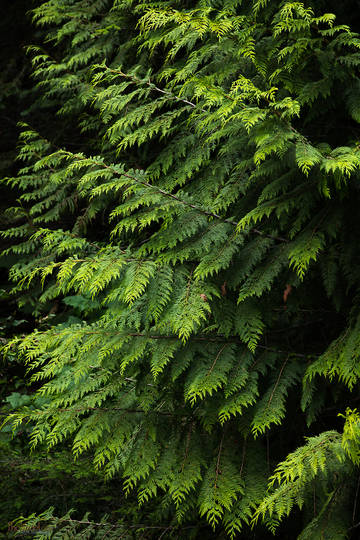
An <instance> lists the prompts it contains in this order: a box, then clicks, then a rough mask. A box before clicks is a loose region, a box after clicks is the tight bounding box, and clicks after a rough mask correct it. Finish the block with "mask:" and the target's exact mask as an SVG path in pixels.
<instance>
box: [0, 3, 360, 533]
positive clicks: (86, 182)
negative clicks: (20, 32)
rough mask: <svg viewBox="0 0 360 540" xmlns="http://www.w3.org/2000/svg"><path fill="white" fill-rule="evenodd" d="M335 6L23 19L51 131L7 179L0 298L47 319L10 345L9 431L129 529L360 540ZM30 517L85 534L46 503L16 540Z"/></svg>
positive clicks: (354, 64)
mask: <svg viewBox="0 0 360 540" xmlns="http://www.w3.org/2000/svg"><path fill="white" fill-rule="evenodd" d="M346 6H347V4H346ZM346 6H345V8H344V7H339V6H338V5H337V4H333V5H331V8H332V12H326V11H325V7H324V8H323V6H322V3H321V2H316V3H315V2H306V3H302V2H287V1H283V2H276V1H275V0H258V1H249V2H238V1H237V0H205V1H199V2H197V3H196V4H192V5H190V3H189V2H187V1H186V0H170V1H166V2H165V1H160V2H148V1H146V0H137V1H132V0H96V1H93V2H87V1H85V0H66V1H60V0H50V1H48V2H41V3H40V5H39V7H37V8H35V9H34V11H33V18H34V22H35V24H36V25H38V26H39V27H42V28H45V29H46V32H47V38H46V40H45V41H44V45H43V47H35V46H30V47H29V53H30V54H31V55H32V62H33V75H34V78H35V80H36V81H37V83H36V84H37V87H38V91H39V93H40V96H41V98H39V100H38V102H37V107H38V108H39V109H41V110H45V111H46V110H48V111H51V113H52V114H53V115H56V116H57V120H56V122H57V123H59V124H60V125H62V126H63V128H62V130H61V131H60V134H59V132H57V133H55V128H54V132H52V130H51V124H50V126H49V127H47V128H46V129H45V128H44V129H43V130H40V129H37V127H36V125H35V126H34V125H31V126H30V125H26V124H24V125H23V126H22V127H23V130H22V135H21V138H20V142H21V145H20V150H19V156H18V158H19V160H20V161H21V163H22V168H21V170H20V172H19V174H18V175H17V176H15V177H12V178H7V179H5V180H4V182H6V183H7V185H9V186H12V187H14V188H15V189H17V190H20V191H21V192H22V195H21V197H20V199H19V204H18V205H16V206H14V207H13V208H11V209H9V210H8V212H9V213H10V214H11V215H13V219H14V222H13V226H12V227H10V228H8V229H7V230H5V231H3V237H4V238H5V239H7V241H9V239H10V240H11V241H12V246H11V247H10V248H9V249H8V250H6V252H5V253H4V256H5V257H6V256H9V255H11V256H14V255H15V256H16V263H15V264H14V265H13V266H12V268H11V270H10V277H11V280H12V281H13V282H14V288H13V291H14V294H16V295H17V298H18V301H19V302H20V303H23V304H26V302H28V301H29V298H31V299H32V302H33V304H34V316H35V317H40V318H41V322H42V326H41V327H40V328H36V329H35V330H34V331H33V332H31V333H28V334H27V335H24V336H21V338H16V339H13V340H11V341H10V342H9V343H8V344H7V346H6V347H5V349H6V350H7V351H10V353H11V354H14V351H16V354H18V355H19V357H21V358H22V359H23V361H24V362H25V363H26V366H27V369H28V374H29V381H30V382H31V383H33V388H34V398H33V399H34V402H33V405H32V406H24V407H22V408H20V409H19V410H18V411H17V412H15V413H13V414H11V415H9V417H8V418H7V421H8V422H9V423H10V424H11V425H12V426H13V428H14V429H15V430H16V429H17V428H18V426H20V425H23V423H24V422H28V423H29V424H30V426H31V433H30V441H31V446H32V447H33V448H34V449H35V451H36V448H43V447H44V445H46V446H47V447H48V448H49V449H51V448H53V447H54V446H56V445H59V444H64V443H66V444H68V443H71V445H72V452H73V454H74V456H75V458H79V457H80V456H82V455H85V456H91V457H92V460H93V464H94V467H95V469H96V470H101V471H103V473H104V475H105V477H106V478H108V479H110V478H112V479H113V478H118V479H119V481H120V479H122V480H121V481H122V486H123V487H122V489H123V490H124V492H125V493H126V494H131V493H135V494H136V497H137V500H138V503H139V507H140V509H139V514H141V515H142V516H145V520H146V519H149V516H150V514H149V513H147V508H149V505H150V504H152V502H154V501H155V502H156V505H157V514H156V515H157V517H156V519H157V520H158V523H165V529H164V533H161V534H168V535H169V536H171V535H172V534H173V533H174V534H175V533H176V534H178V530H179V527H180V531H181V532H180V533H179V534H181V538H186V537H191V535H193V534H194V529H193V527H195V526H194V525H193V524H194V523H203V522H206V523H208V524H209V525H210V527H211V528H212V530H213V531H214V532H213V533H212V535H213V536H212V537H220V536H221V535H222V534H224V532H225V534H226V535H227V536H228V537H230V538H241V537H242V538H249V535H250V534H253V533H251V532H250V528H251V527H252V528H253V529H254V530H255V533H256V531H260V532H259V534H262V535H263V537H265V535H266V532H265V531H264V527H265V528H267V529H268V531H270V533H275V534H279V537H280V535H282V534H283V535H284V538H286V537H290V536H291V537H298V538H299V539H303V540H305V539H311V538H314V539H318V538H327V539H330V538H334V539H341V538H348V537H349V536H350V535H351V534H352V531H353V530H356V526H357V524H358V521H359V518H358V516H359V508H358V485H359V484H358V477H359V473H358V464H359V460H360V448H359V429H360V428H359V426H360V424H359V413H358V412H357V410H356V408H355V407H356V398H357V394H356V391H357V389H358V385H359V376H360V369H359V362H358V354H359V353H358V349H359V346H358V345H359V343H358V342H359V325H360V322H359V321H360V318H359V317H360V313H359V308H358V299H359V290H358V287H359V272H358V266H359V265H358V264H357V260H358V252H357V245H358V242H359V228H358V223H357V215H356V210H357V207H358V197H359V190H358V180H359V166H360V148H359V141H358V134H359V129H358V122H359V121H360V109H359V100H358V93H359V88H360V81H359V77H358V65H359V63H360V56H359V49H360V37H359V35H358V34H357V33H356V19H355V17H354V21H353V20H352V16H351V14H349V13H348V11H346ZM349 6H352V8H353V9H355V7H354V5H353V4H352V3H349ZM349 6H348V7H349ZM326 8H327V9H328V4H327V6H326ZM352 23H354V24H353V26H354V27H353V26H352ZM50 123H51V119H50ZM68 125H71V130H69V129H67V127H66V126H68ZM72 130H73V132H74V137H73V140H72V141H68V138H69V137H71V133H72ZM44 131H46V133H45V132H44ZM54 306H56V310H58V309H59V306H61V307H60V312H61V313H60V315H57V316H56V317H55V319H53V322H52V318H51V315H52V314H53V313H54V311H55V308H54ZM44 313H48V318H47V319H44ZM44 324H45V325H46V324H47V327H45V328H44ZM40 398H41V399H40ZM40 403H41V405H40ZM338 413H341V415H342V417H339V416H338ZM340 418H341V420H340ZM296 508H298V509H300V511H299V510H296ZM151 515H152V516H154V514H151ZM289 515H290V518H289V519H288V520H287V519H286V518H287V517H288V516H289ZM146 516H147V517H146ZM292 516H295V518H294V519H293V518H292ZM122 517H124V516H122ZM152 519H154V517H152ZM105 522H106V518H104V523H105ZM37 523H42V524H43V528H44V527H45V529H44V530H45V532H43V533H40V532H39V533H38V535H37V536H36V537H37V538H45V537H49V535H51V534H57V535H58V536H56V537H59V538H66V537H68V536H69V535H70V536H72V537H75V535H77V536H76V537H79V538H85V537H86V538H88V537H94V538H97V537H98V536H97V535H100V536H99V537H101V534H102V533H99V532H98V528H99V527H100V525H99V523H98V524H96V523H95V524H94V523H93V522H91V521H89V520H88V518H87V517H85V518H84V519H82V520H81V519H79V520H78V521H74V520H72V519H71V517H70V514H68V515H66V516H64V517H60V518H59V517H56V518H55V517H54V516H53V510H52V509H49V510H48V511H46V512H45V513H44V514H41V515H38V516H34V515H33V516H31V517H30V518H28V519H24V518H21V519H20V520H19V522H18V526H20V525H21V524H23V526H24V527H25V529H24V530H26V527H30V528H31V527H34V526H35V524H37ZM100 523H102V522H100ZM119 523H120V522H119ZM147 523H148V524H149V521H147ZM79 524H80V528H81V527H82V526H83V527H82V530H81V531H79V530H78V525H79ZM104 526H106V527H107V526H108V525H106V524H105V525H104ZM122 526H123V527H124V529H121V528H120V529H115V530H114V527H115V526H114V525H111V526H110V525H109V527H110V529H109V531H108V532H107V533H106V532H105V534H108V535H109V536H108V537H109V538H111V537H112V535H113V536H114V537H117V538H118V537H120V536H119V535H120V534H124V535H126V534H130V533H129V528H127V525H126V524H125V525H122V524H121V523H120V524H118V527H122ZM111 527H113V528H112V529H111ZM145 528H146V527H145ZM196 530H197V529H196V528H195V531H196ZM46 531H47V532H46ZM55 531H57V533H56V532H55ZM103 533H104V531H103ZM131 534H135V535H136V534H137V533H136V532H134V531H132V532H131ZM141 534H144V533H143V532H142V533H141ZM145 534H146V535H147V537H153V538H157V537H158V536H159V533H158V532H156V530H155V531H152V530H151V527H150V528H149V529H147V532H145ZM195 534H197V533H196V532H195ZM46 535H47V536H46ZM59 535H60V536H59ZM66 535H67V536H66ZM116 535H117V536H116ZM139 535H140V532H139ZM219 535H220V536H219ZM50 537H51V536H50ZM54 537H55V536H54ZM123 537H126V536H123ZM129 537H133V536H129ZM136 537H138V536H136ZM139 537H140V536H139Z"/></svg>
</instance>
